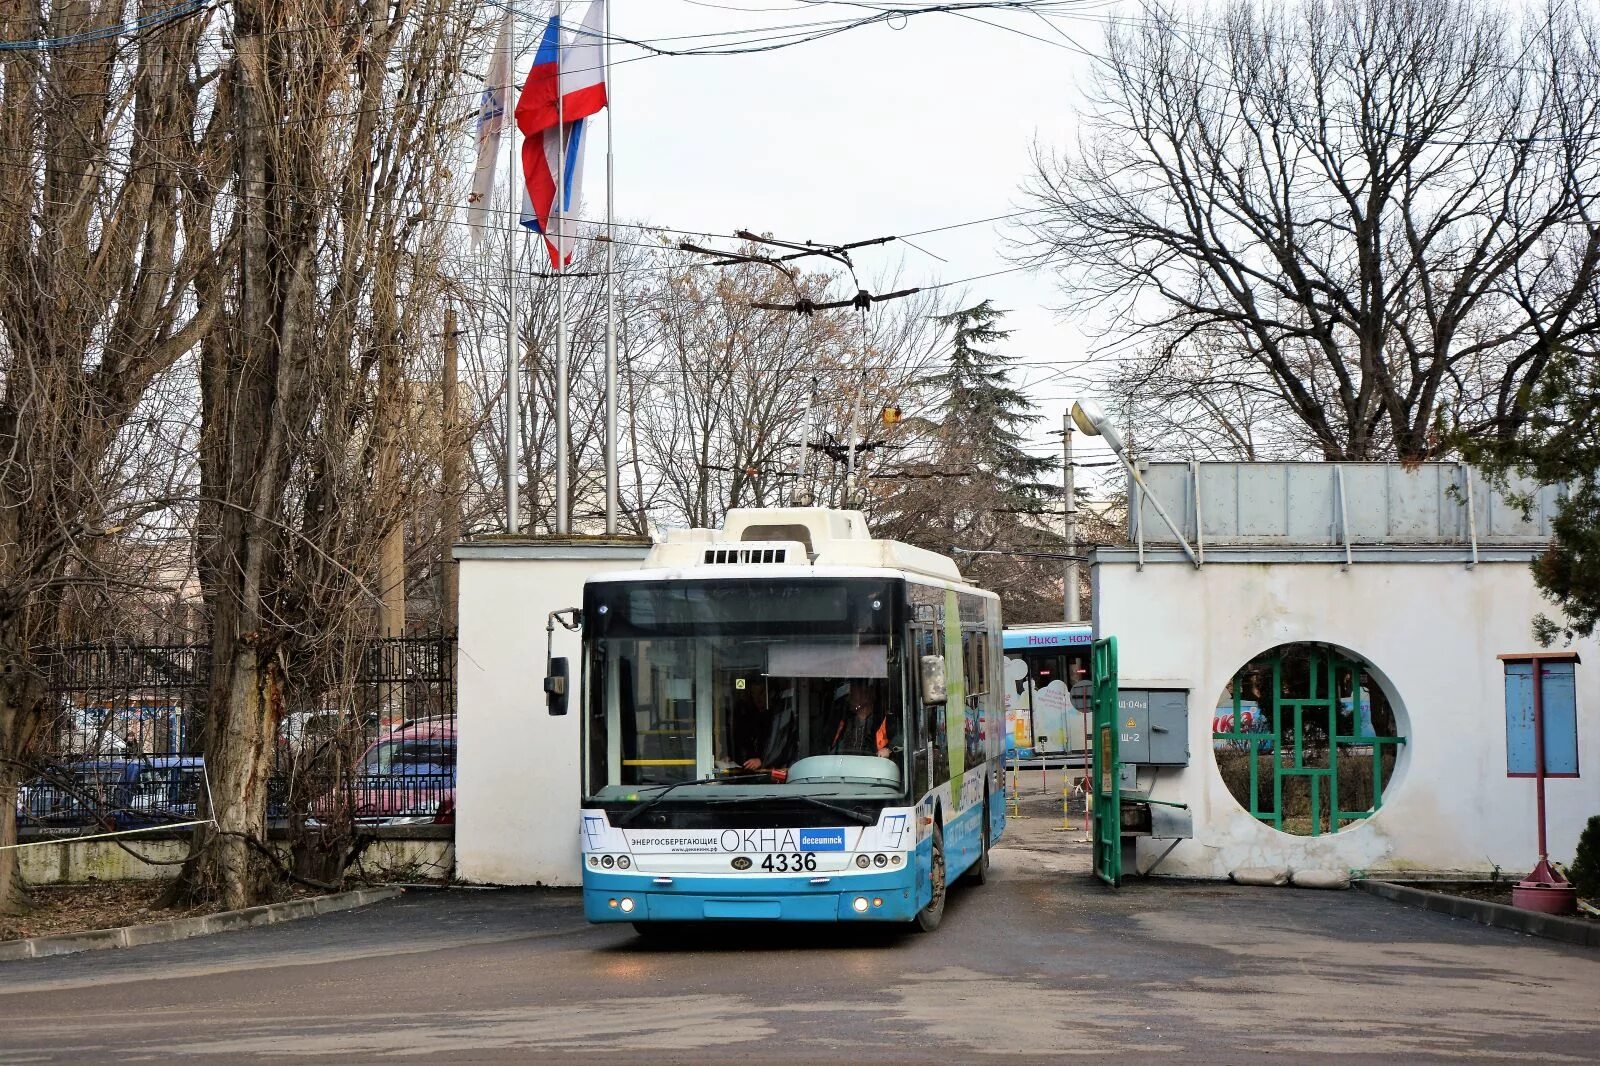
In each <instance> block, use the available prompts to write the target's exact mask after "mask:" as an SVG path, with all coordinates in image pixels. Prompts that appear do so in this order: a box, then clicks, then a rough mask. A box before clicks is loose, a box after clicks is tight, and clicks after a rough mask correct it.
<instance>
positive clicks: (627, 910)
mask: <svg viewBox="0 0 1600 1066" xmlns="http://www.w3.org/2000/svg"><path fill="white" fill-rule="evenodd" d="M621 906H622V913H623V914H632V913H633V900H631V899H629V898H628V897H627V896H623V897H622V904H621Z"/></svg>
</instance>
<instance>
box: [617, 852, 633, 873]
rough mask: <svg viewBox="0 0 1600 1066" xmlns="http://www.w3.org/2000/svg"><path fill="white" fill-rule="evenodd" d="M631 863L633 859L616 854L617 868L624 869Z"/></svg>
mask: <svg viewBox="0 0 1600 1066" xmlns="http://www.w3.org/2000/svg"><path fill="white" fill-rule="evenodd" d="M632 865H633V860H632V859H630V858H628V857H627V856H626V855H618V856H617V869H619V870H626V869H627V868H628V867H630V866H632Z"/></svg>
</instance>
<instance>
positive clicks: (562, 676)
mask: <svg viewBox="0 0 1600 1066" xmlns="http://www.w3.org/2000/svg"><path fill="white" fill-rule="evenodd" d="M544 705H545V709H546V710H548V711H549V712H550V713H551V714H566V713H567V658H566V656H564V655H563V656H558V657H556V658H554V659H551V660H550V673H549V675H548V676H547V677H546V678H545V679H544Z"/></svg>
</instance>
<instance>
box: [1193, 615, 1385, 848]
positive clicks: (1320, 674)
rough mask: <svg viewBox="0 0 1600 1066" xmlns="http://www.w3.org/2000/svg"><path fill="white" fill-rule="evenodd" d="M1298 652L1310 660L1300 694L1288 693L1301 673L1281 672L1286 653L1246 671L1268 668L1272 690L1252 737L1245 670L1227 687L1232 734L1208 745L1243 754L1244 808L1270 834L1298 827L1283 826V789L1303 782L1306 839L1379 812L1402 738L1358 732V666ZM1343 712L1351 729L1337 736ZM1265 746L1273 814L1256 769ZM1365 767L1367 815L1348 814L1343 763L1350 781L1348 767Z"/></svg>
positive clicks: (1314, 649) (1310, 649) (1318, 651)
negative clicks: (1223, 744) (1389, 764)
mask: <svg viewBox="0 0 1600 1066" xmlns="http://www.w3.org/2000/svg"><path fill="white" fill-rule="evenodd" d="M1298 649H1299V652H1300V654H1307V653H1309V655H1308V658H1307V661H1306V671H1305V685H1304V688H1303V690H1302V691H1299V692H1289V691H1286V689H1287V687H1288V685H1289V683H1290V674H1291V673H1295V674H1298V673H1299V671H1298V670H1295V671H1288V670H1286V669H1285V651H1286V650H1287V649H1286V648H1282V647H1280V648H1277V649H1274V650H1273V651H1272V652H1271V653H1270V654H1268V655H1267V656H1265V657H1264V658H1263V659H1259V660H1253V661H1252V663H1251V664H1248V665H1247V667H1246V670H1248V669H1249V666H1254V665H1256V664H1257V663H1260V664H1262V665H1263V666H1264V668H1265V669H1264V671H1263V672H1265V673H1267V674H1268V675H1269V677H1270V681H1269V688H1268V689H1267V691H1266V692H1263V693H1261V694H1260V695H1261V698H1260V699H1259V700H1258V701H1257V706H1258V709H1259V713H1260V714H1261V715H1263V716H1264V717H1265V719H1266V728H1265V729H1264V730H1251V729H1249V728H1247V727H1246V724H1245V714H1244V706H1243V705H1244V702H1245V701H1244V696H1243V693H1242V691H1241V689H1242V685H1241V680H1242V678H1243V675H1244V674H1245V672H1246V671H1245V670H1241V671H1239V673H1237V674H1235V675H1234V677H1233V681H1232V682H1231V683H1230V685H1229V695H1230V696H1231V698H1232V703H1233V707H1232V720H1231V722H1230V723H1229V724H1230V726H1231V728H1230V729H1228V730H1226V731H1224V732H1213V733H1212V734H1211V736H1212V740H1213V742H1215V741H1227V742H1228V747H1229V748H1233V749H1237V750H1241V751H1243V752H1245V753H1247V759H1246V762H1247V765H1248V766H1249V793H1248V802H1247V803H1246V806H1247V807H1248V808H1249V811H1250V814H1251V816H1252V817H1254V818H1256V819H1259V820H1260V821H1263V822H1266V823H1268V824H1269V825H1271V826H1272V827H1273V828H1275V829H1278V830H1283V831H1294V828H1295V826H1291V827H1289V828H1286V826H1285V805H1284V784H1285V782H1286V781H1294V780H1296V779H1303V780H1305V781H1306V782H1307V785H1308V788H1309V801H1310V833H1309V835H1311V836H1320V835H1321V834H1322V832H1323V826H1324V824H1325V823H1326V824H1327V825H1328V828H1329V830H1330V831H1331V832H1335V833H1336V832H1338V831H1339V830H1340V829H1342V828H1344V826H1345V825H1346V824H1347V823H1350V822H1357V821H1361V820H1362V819H1364V818H1367V817H1370V816H1371V815H1372V814H1373V813H1374V812H1376V811H1377V810H1378V809H1379V807H1381V806H1382V805H1383V788H1384V773H1383V770H1384V753H1385V751H1387V750H1393V751H1398V748H1399V745H1402V744H1404V743H1405V742H1406V738H1405V737H1403V736H1381V735H1378V733H1377V730H1376V729H1374V730H1373V731H1372V733H1371V734H1370V735H1369V734H1366V733H1363V732H1362V714H1361V704H1362V699H1361V696H1362V685H1361V677H1362V672H1363V667H1362V664H1360V663H1358V662H1353V661H1351V660H1349V659H1346V658H1344V657H1343V656H1341V655H1339V654H1338V653H1337V652H1336V651H1334V650H1333V649H1331V648H1327V647H1323V646H1319V645H1310V646H1308V645H1300V646H1298ZM1341 693H1344V694H1345V695H1341ZM1346 701H1348V703H1347V702H1346ZM1347 707H1348V709H1346V708H1347ZM1341 711H1344V712H1345V717H1346V719H1347V721H1348V722H1349V731H1348V732H1343V731H1341V724H1340V717H1341ZM1317 741H1320V742H1321V743H1317ZM1267 744H1270V757H1269V758H1268V759H1266V760H1265V761H1266V762H1267V763H1268V765H1269V766H1270V767H1271V773H1272V806H1271V809H1263V806H1262V804H1261V795H1262V789H1261V774H1262V769H1263V768H1262V765H1261V764H1262V762H1263V758H1262V754H1263V749H1264V747H1265V746H1266V745H1267ZM1213 746H1215V745H1213ZM1319 757H1320V762H1319ZM1363 760H1364V761H1365V762H1366V767H1365V769H1364V771H1358V772H1364V773H1370V774H1371V783H1372V784H1371V790H1370V793H1368V795H1370V797H1371V805H1370V806H1369V807H1367V808H1366V809H1364V810H1347V809H1345V808H1344V807H1343V806H1342V805H1341V803H1340V795H1339V781H1340V768H1341V764H1343V766H1344V767H1345V768H1346V779H1347V780H1348V779H1349V773H1350V771H1349V768H1350V767H1351V766H1352V765H1353V766H1358V767H1359V766H1360V765H1361V763H1362V761H1363ZM1362 791H1363V792H1365V790H1362ZM1348 798H1355V797H1348ZM1324 812H1326V814H1325V813H1324Z"/></svg>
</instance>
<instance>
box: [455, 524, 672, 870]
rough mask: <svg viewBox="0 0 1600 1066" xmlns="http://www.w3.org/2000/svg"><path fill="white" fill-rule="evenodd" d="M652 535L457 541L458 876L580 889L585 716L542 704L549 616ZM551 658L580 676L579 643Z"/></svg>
mask: <svg viewBox="0 0 1600 1066" xmlns="http://www.w3.org/2000/svg"><path fill="white" fill-rule="evenodd" d="M649 548H650V544H649V542H648V541H643V540H641V541H627V540H608V541H604V542H584V541H566V542H563V541H554V540H537V539H533V538H510V537H507V538H503V539H489V540H483V541H475V542H471V543H467V544H461V545H457V547H456V550H455V557H456V559H457V560H459V561H460V565H461V608H460V623H459V626H460V628H459V643H458V645H457V660H456V686H457V688H456V700H457V726H456V732H457V740H456V876H457V877H458V878H459V879H460V880H462V881H473V882H479V883H483V884H494V885H576V884H578V883H579V880H580V878H579V868H578V802H579V789H580V785H579V778H578V733H579V730H578V721H579V714H580V710H581V709H580V707H579V706H578V702H577V700H576V698H574V699H573V700H572V703H571V710H570V712H569V713H568V714H567V715H565V716H564V717H552V716H551V715H549V714H548V713H547V712H546V710H545V699H544V672H545V620H546V618H547V617H548V615H549V612H551V611H554V610H561V609H564V608H568V607H577V606H579V605H581V604H582V602H583V583H584V582H585V581H586V580H587V579H588V578H589V577H590V576H591V575H593V574H597V573H600V572H602V571H607V570H621V569H633V568H635V567H637V566H639V565H640V563H641V562H642V561H643V560H644V557H645V555H646V554H647V553H648V551H649ZM554 649H555V650H554V654H556V655H558V656H561V655H564V656H566V657H567V658H568V660H569V662H570V664H571V665H570V668H571V674H572V683H573V684H574V685H576V684H577V679H578V672H579V666H578V651H579V638H578V635H577V634H576V633H570V632H568V631H567V630H565V629H563V628H562V627H561V626H559V625H557V626H556V631H555V641H554Z"/></svg>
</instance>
